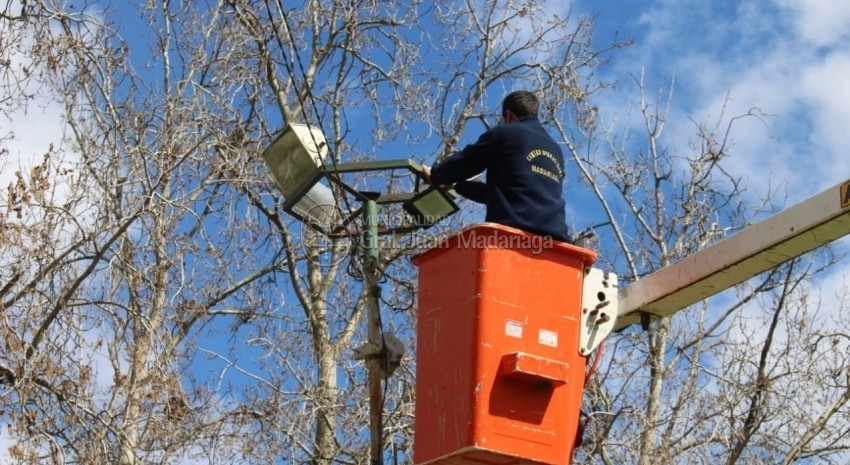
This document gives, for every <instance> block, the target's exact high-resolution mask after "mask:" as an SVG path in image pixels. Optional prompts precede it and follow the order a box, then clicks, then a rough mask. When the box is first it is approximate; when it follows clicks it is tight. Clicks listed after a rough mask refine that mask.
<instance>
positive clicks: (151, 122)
mask: <svg viewBox="0 0 850 465" xmlns="http://www.w3.org/2000/svg"><path fill="white" fill-rule="evenodd" d="M99 5H100V4H99V3H96V2H91V3H86V2H74V4H73V5H72V4H66V3H61V2H54V1H52V0H30V1H25V2H24V1H21V2H6V5H5V6H4V7H3V9H2V11H0V31H2V39H1V40H0V77H2V81H0V85H2V86H3V89H4V92H3V94H2V95H3V96H2V99H3V100H2V102H0V104H2V106H0V112H3V114H4V115H11V114H13V112H15V111H19V110H21V109H25V108H27V105H33V104H35V103H36V102H51V103H54V104H58V105H59V107H60V108H61V109H62V111H63V115H62V116H63V121H64V124H65V126H64V127H62V128H57V131H56V132H53V131H45V133H46V136H45V137H46V140H45V145H44V147H43V149H42V152H43V153H39V154H38V157H39V158H38V163H37V164H36V165H35V166H34V167H33V168H30V169H26V170H24V169H22V170H20V173H18V175H17V176H16V177H15V179H14V181H13V182H12V183H11V184H10V185H9V186H3V187H4V192H5V196H4V198H5V200H4V201H3V202H2V203H0V233H2V234H0V251H1V253H0V257H2V258H0V260H2V263H0V264H2V266H0V336H2V341H3V348H4V350H2V351H0V406H2V408H0V411H2V413H0V417H2V418H3V421H4V422H5V423H7V424H8V427H7V428H6V430H8V432H9V435H10V436H11V437H12V438H13V440H14V441H15V442H14V445H13V446H12V447H11V449H10V450H9V455H10V457H11V458H12V460H14V461H17V462H18V463H86V464H89V463H121V464H127V465H129V464H139V463H162V464H165V463H181V462H202V463H316V464H329V463H352V464H354V463H357V464H364V463H368V461H369V451H368V444H369V443H368V441H367V440H366V438H365V436H366V431H367V425H368V421H367V419H368V408H366V399H367V393H366V389H365V370H364V367H363V365H362V364H361V363H360V362H357V361H355V360H354V359H353V352H352V350H351V349H352V347H354V346H356V345H359V344H358V343H359V341H362V340H363V339H364V325H363V318H364V311H365V309H366V306H367V305H366V304H367V301H368V299H370V298H372V296H373V295H374V293H375V289H373V288H372V287H371V286H369V285H368V284H367V283H368V279H367V278H368V276H366V275H365V274H364V273H365V271H364V266H363V263H362V258H361V256H362V244H360V243H359V241H358V239H357V238H356V237H354V238H352V239H351V240H350V242H347V241H348V240H337V239H335V240H329V241H324V240H322V241H314V240H313V239H314V237H313V236H311V234H310V231H309V230H308V229H307V228H306V227H305V226H303V225H301V224H300V223H298V222H297V221H296V220H295V219H293V218H291V217H289V216H288V215H287V214H285V213H284V212H283V209H282V199H281V198H280V195H279V194H278V193H277V191H276V189H275V188H274V186H273V185H272V183H271V181H270V180H269V177H268V175H267V173H266V168H265V166H264V164H263V162H262V160H261V159H260V157H259V154H260V153H261V152H262V150H263V149H264V147H266V146H267V145H268V144H269V143H270V142H271V140H272V138H273V137H274V135H275V134H277V133H278V132H279V131H280V130H281V129H282V128H283V127H284V126H285V125H286V124H287V123H289V122H306V123H309V124H312V125H316V126H319V127H321V128H322V130H323V131H324V133H325V135H326V136H327V138H328V141H329V147H330V149H331V150H330V152H331V158H330V159H329V160H328V161H327V163H343V162H351V161H359V160H373V159H378V158H402V157H413V158H416V159H417V160H419V161H431V160H434V159H439V158H440V157H443V156H446V155H447V154H449V153H450V152H451V151H452V150H453V149H455V148H457V147H458V146H462V145H463V144H464V142H463V141H465V140H468V139H470V138H472V137H475V136H477V134H472V133H477V132H480V131H481V130H483V129H484V128H485V127H486V126H487V124H492V123H493V122H495V119H497V118H496V115H494V113H495V110H496V109H497V107H498V103H499V102H500V100H501V98H502V97H503V95H504V94H505V93H506V92H507V91H509V90H512V89H514V88H526V89H531V90H535V91H538V92H539V93H540V95H541V97H542V100H543V103H544V115H543V119H544V121H545V123H546V124H548V125H549V126H550V128H552V130H553V131H555V132H557V133H559V134H560V136H561V139H562V140H563V142H564V144H565V147H567V149H568V152H569V154H571V157H572V160H573V161H574V163H573V166H574V168H575V173H576V174H577V175H578V176H579V178H580V179H581V183H582V184H581V185H582V186H587V187H589V189H588V191H589V192H591V194H592V195H593V196H594V197H595V198H596V200H597V201H598V202H597V205H598V209H599V210H600V211H602V212H604V214H605V215H606V216H605V218H606V221H608V222H609V223H610V224H611V225H612V226H611V229H610V230H609V231H610V232H611V233H610V235H609V236H608V237H611V238H613V240H612V241H606V242H604V247H605V249H604V254H603V257H604V258H605V260H606V261H607V263H608V264H610V265H611V267H612V268H613V269H615V270H616V271H618V273H619V274H620V275H621V276H624V277H625V278H626V279H627V280H629V279H636V278H637V277H639V276H641V275H643V274H645V273H647V272H650V271H652V270H654V269H657V268H659V267H662V266H665V265H666V264H669V263H672V262H673V261H675V260H677V259H679V258H681V257H683V256H685V255H687V254H688V253H691V252H693V251H695V250H697V249H699V248H700V247H703V246H704V245H706V244H708V243H710V242H712V241H715V240H717V239H718V238H720V237H722V236H723V235H724V234H726V233H727V232H728V231H731V230H734V229H735V228H738V227H740V226H741V225H742V224H745V223H746V219H747V217H746V213H747V211H748V210H747V209H746V208H745V204H744V203H743V197H742V196H741V194H742V192H741V187H742V185H741V183H740V181H739V180H738V179H736V178H734V177H733V176H730V175H728V174H727V173H726V172H725V171H724V164H723V162H724V160H725V159H726V158H727V157H728V156H731V152H730V150H729V143H728V142H729V140H730V139H729V131H730V128H731V126H727V125H726V123H727V122H728V121H723V123H722V124H720V125H717V126H709V125H706V124H697V125H696V133H697V136H696V138H695V140H696V143H695V144H694V145H693V146H692V147H690V150H689V151H688V153H685V154H677V153H675V152H674V151H672V150H671V149H668V148H667V147H665V146H664V140H663V137H662V134H663V129H664V124H665V122H666V121H665V118H666V112H665V111H664V110H663V108H662V109H659V108H657V107H656V106H654V104H653V103H652V102H649V101H647V100H646V99H644V100H641V101H640V102H639V109H640V111H641V120H642V122H643V123H645V131H644V132H645V134H644V136H645V137H644V141H645V145H644V146H643V147H641V148H640V149H639V150H638V149H635V146H634V145H633V143H632V139H628V138H624V139H615V138H614V136H613V135H611V134H607V133H605V132H604V131H603V130H602V129H604V127H603V126H602V125H601V124H600V119H599V113H600V112H599V111H598V109H597V108H596V106H595V104H594V97H595V96H596V95H597V94H598V93H599V92H602V91H604V90H605V89H606V87H607V85H606V84H605V83H604V82H600V81H599V79H598V78H597V77H596V75H595V72H596V69H597V68H598V67H599V66H601V65H602V64H604V62H605V59H606V58H607V55H606V52H608V51H612V50H613V49H616V48H618V47H622V46H625V45H627V44H626V43H614V44H610V45H605V46H602V47H597V46H595V45H594V44H593V42H592V41H591V33H592V26H593V19H592V18H585V17H578V16H577V15H574V14H573V13H571V12H570V10H568V9H566V7H562V8H563V11H561V12H560V14H559V13H556V12H555V11H554V9H553V7H552V5H548V4H542V3H538V2H535V1H530V0H526V1H515V0H488V1H486V2H478V3H476V4H474V5H473V2H453V1H437V2H395V1H390V2H387V1H381V2H377V1H370V0H359V1H341V0H339V1H329V2H328V1H325V2H319V1H314V0H305V1H303V2H300V3H299V4H298V5H297V6H293V5H290V4H284V3H283V2H279V1H271V0H221V1H214V0H208V1H201V2H198V1H184V2H174V1H168V0H161V1H157V0H151V1H147V2H140V3H139V4H138V5H136V8H137V9H131V8H128V7H125V9H123V10H120V11H117V10H102V9H101V8H103V7H102V6H99ZM12 58H14V59H12ZM638 85H639V86H642V84H641V83H640V82H639V81H638ZM36 99H38V100H36ZM663 104H664V103H663ZM663 104H662V105H663ZM755 116H757V115H755ZM733 121H734V119H733ZM13 137H14V135H13V134H11V133H2V134H0V157H4V156H5V155H6V153H5V152H4V151H3V150H8V149H7V148H6V147H7V145H6V143H7V142H8V141H9V140H11V139H12V138H13ZM605 142H609V144H608V145H607V146H605V150H601V149H597V147H599V145H598V144H604V143H605ZM603 153H604V156H603V155H601V154H603ZM0 163H4V165H3V166H4V171H5V170H7V169H11V167H10V166H11V165H9V164H8V162H6V160H5V159H3V158H0ZM354 182H355V183H357V184H358V185H359V186H375V185H377V184H380V185H381V187H401V188H405V187H409V186H405V185H403V182H404V181H402V180H397V179H392V178H391V179H383V178H381V179H379V178H375V177H371V178H370V177H366V176H364V177H362V178H358V179H355V181H354ZM399 183H402V185H400V186H399ZM572 187H573V188H574V189H575V190H579V186H578V185H576V186H572ZM337 194H338V195H339V193H337ZM340 198H341V197H340ZM391 213H392V214H397V212H391ZM474 218H475V216H474V215H458V216H457V217H455V218H452V219H451V220H449V221H447V222H446V223H445V224H441V225H438V226H436V227H434V228H433V229H431V230H428V231H427V232H426V233H425V234H428V235H433V236H436V237H438V236H440V235H441V234H444V233H446V232H447V231H450V230H452V229H453V228H456V227H457V226H458V225H461V224H465V223H467V222H470V221H474ZM391 221H392V220H391ZM416 239H417V238H416V237H410V236H402V235H397V236H388V237H385V238H383V240H382V243H381V245H382V247H381V256H380V262H379V266H378V268H379V270H380V271H381V275H382V281H381V286H380V290H381V293H380V295H379V298H380V302H381V309H382V323H383V325H384V328H385V329H387V330H391V331H393V332H395V333H396V334H397V335H399V336H401V337H402V338H404V339H405V341H406V345H407V347H408V348H409V349H415V348H414V347H413V343H412V342H411V341H412V340H413V339H414V338H413V333H414V327H415V319H416V315H415V309H414V302H415V268H414V267H413V266H412V265H411V264H410V261H409V258H410V256H411V255H412V254H414V253H416V252H417V251H419V250H421V246H422V245H423V241H418V240H416ZM831 260H832V259H831V258H830V257H827V258H826V259H822V260H820V261H818V260H815V259H803V260H800V261H798V262H795V263H794V264H793V266H788V267H786V268H783V269H780V270H778V271H775V272H772V273H770V274H768V275H767V276H764V277H763V278H762V279H761V280H759V281H757V282H756V283H754V284H750V285H749V287H744V288H742V289H741V290H740V291H739V294H737V295H736V299H735V301H734V302H733V303H731V304H729V305H728V308H726V309H722V310H719V311H718V310H717V309H715V308H714V307H713V306H711V307H708V306H705V307H699V308H695V309H692V310H691V311H690V312H691V313H690V314H691V315H699V316H700V317H699V318H691V319H688V320H686V321H682V320H679V319H675V318H674V319H672V320H664V321H660V322H652V323H651V324H649V325H648V331H647V332H640V331H632V330H630V331H627V332H625V333H623V334H621V335H619V336H617V337H615V338H614V339H612V340H611V342H610V343H609V345H608V346H609V349H608V350H607V351H606V352H605V354H611V353H612V352H613V354H614V355H612V356H611V355H606V356H605V357H604V358H603V359H602V361H603V363H601V364H600V369H599V374H598V376H597V377H596V378H594V382H593V383H592V384H591V385H590V395H589V396H588V404H589V405H590V406H591V409H592V410H591V411H590V415H591V417H592V418H593V419H594V421H593V422H592V423H591V425H592V427H591V429H590V430H589V432H588V439H589V441H588V446H587V447H586V448H584V449H582V451H581V453H580V455H579V460H586V461H602V462H609V463H623V462H628V463H633V462H639V463H651V462H652V461H653V460H663V461H679V462H683V463H684V462H687V461H689V460H704V461H712V462H714V461H717V460H718V457H720V459H719V460H722V461H727V462H728V463H747V461H755V460H760V459H765V458H766V457H770V458H772V459H776V461H785V462H786V463H793V461H794V460H800V459H806V458H812V457H815V458H818V459H824V460H829V459H830V458H831V457H841V455H840V454H841V453H844V451H845V450H846V447H847V444H846V443H845V442H844V441H845V440H844V439H843V436H842V434H843V433H846V424H847V422H846V416H847V382H846V372H847V371H846V370H847V368H846V364H845V363H846V361H845V357H844V356H843V355H842V354H845V353H847V350H846V347H847V341H848V337H847V336H846V335H847V321H845V320H843V319H842V318H843V317H842V316H840V314H839V316H835V315H832V314H829V315H826V314H825V313H824V314H819V313H817V312H816V310H815V309H816V308H817V307H816V306H813V305H814V304H815V303H817V302H816V300H817V299H815V298H813V297H812V296H808V295H807V294H806V292H805V283H806V282H807V280H808V279H811V277H812V276H818V273H819V272H820V271H821V270H823V269H825V268H826V267H828V266H829V264H830V263H831ZM767 296H770V298H768V297H767ZM771 299H773V300H771ZM810 302H814V303H812V304H811V305H809V303H810ZM753 303H757V304H759V305H762V306H763V307H764V308H765V309H766V311H765V314H766V315H768V316H769V317H768V318H767V319H766V320H765V324H764V325H763V327H766V328H771V329H770V331H767V332H760V333H758V334H755V333H754V334H748V333H747V332H748V331H750V332H752V331H753V325H752V323H751V321H752V319H751V318H752V317H750V319H747V318H745V316H746V315H747V314H746V313H741V312H739V311H738V310H739V309H741V308H744V307H746V308H752V307H751V306H752V304H753ZM747 305H749V306H747ZM844 305H846V303H845V304H844ZM701 311H702V313H700V312H701ZM832 319H834V321H833V320H832ZM827 321H828V322H829V324H828V325H827V324H826V322H827ZM816 323H822V324H816ZM742 335H746V336H747V337H743V336H742ZM800 338H805V340H806V341H807V345H801V344H795V342H796V339H800ZM611 347H613V348H614V351H612V350H611ZM617 349H619V350H617ZM410 352H412V350H410V351H409V353H410ZM805 357H809V358H808V359H809V360H814V363H811V364H808V365H806V364H805V363H804V361H805V360H806V358H805ZM813 357H814V358H813ZM720 360H723V361H724V363H722V364H721V363H719V362H718V361H720ZM792 361H793V362H794V363H793V364H791V362H792ZM408 362H409V361H408ZM413 371H414V369H413V367H412V366H411V364H409V363H403V364H402V366H401V367H400V368H399V370H398V371H397V372H396V374H395V375H394V376H393V377H391V378H389V379H388V380H387V381H386V384H385V386H384V389H385V391H386V400H385V406H384V407H385V422H384V423H385V438H384V440H385V443H386V444H387V451H386V452H385V456H386V457H387V458H389V457H395V458H398V459H400V460H404V459H405V458H408V457H410V456H411V447H412V434H413V431H412V421H413V418H412V415H413V414H412V412H413V409H412V405H413V401H414V399H413V392H414V390H413V384H414V374H413ZM797 385H800V386H806V387H812V390H810V391H808V392H809V394H810V396H809V398H810V399H813V401H812V402H810V403H815V404H816V405H817V406H819V407H821V408H811V406H810V405H807V404H805V403H803V402H800V401H799V400H795V398H794V396H793V395H792V394H793V393H794V392H795V391H793V390H792V387H793V386H797ZM815 385H820V386H826V388H825V389H823V390H822V391H821V392H819V393H816V392H815V391H814V388H813V386H815ZM792 426H793V427H792ZM769 453H771V454H774V455H769ZM765 460H766V459H765Z"/></svg>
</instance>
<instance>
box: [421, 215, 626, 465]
mask: <svg viewBox="0 0 850 465" xmlns="http://www.w3.org/2000/svg"><path fill="white" fill-rule="evenodd" d="M595 261H596V253H595V252H593V251H591V250H587V249H583V248H580V247H576V246H574V245H571V244H567V243H562V242H556V241H553V240H551V239H548V238H543V237H541V236H536V235H533V234H529V233H526V232H523V231H520V230H517V229H513V228H509V227H505V226H501V225H496V224H490V223H484V224H480V225H477V226H474V227H470V228H466V229H464V230H462V231H460V232H458V233H456V234H454V235H453V236H451V237H449V238H448V239H447V240H445V241H443V242H441V243H440V244H438V245H437V246H435V247H433V248H431V249H429V250H427V251H426V252H424V253H422V254H421V255H420V256H419V257H417V259H416V260H415V263H416V264H417V265H418V267H419V307H418V308H419V310H418V322H417V355H416V364H417V365H416V370H417V375H416V416H415V418H416V420H415V428H414V429H415V442H414V463H416V464H417V465H455V464H457V465H460V464H492V465H507V464H511V465H524V464H534V465H540V464H551V465H556V464H568V463H570V461H571V459H572V455H573V450H574V448H575V441H576V433H577V429H578V422H579V414H580V409H581V402H582V394H583V388H584V380H585V365H586V356H587V354H588V353H589V352H590V351H591V350H592V349H593V348H595V347H596V345H597V344H598V343H599V341H601V339H602V338H604V337H605V336H607V334H608V333H609V332H610V330H611V329H612V327H613V324H614V320H615V319H616V308H615V307H616V290H615V289H614V288H615V287H616V277H615V276H613V275H604V274H602V273H601V272H598V270H595V269H592V268H590V267H591V265H592V264H593V263H594V262H595ZM591 281H592V282H591ZM583 301H584V306H583Z"/></svg>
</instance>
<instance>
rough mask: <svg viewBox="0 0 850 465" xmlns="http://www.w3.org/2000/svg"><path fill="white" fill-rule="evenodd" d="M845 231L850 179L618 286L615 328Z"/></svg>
mask: <svg viewBox="0 0 850 465" xmlns="http://www.w3.org/2000/svg"><path fill="white" fill-rule="evenodd" d="M847 234H850V180H847V181H845V182H843V183H841V184H839V185H837V186H834V187H832V188H830V189H827V190H826V191H824V192H821V193H820V194H818V195H816V196H814V197H811V198H809V199H807V200H804V201H803V202H800V203H798V204H796V205H794V206H792V207H791V208H788V209H786V210H783V211H781V212H779V213H777V214H775V215H773V216H771V217H769V218H767V219H766V220H764V221H762V222H760V223H756V224H754V225H752V226H749V227H747V228H744V229H742V230H741V231H740V232H738V233H736V234H733V235H732V236H729V237H727V238H725V239H723V240H721V241H718V242H717V243H715V244H712V245H710V246H708V247H706V248H705V249H702V250H700V251H699V252H696V253H694V254H693V255H689V256H687V257H685V258H684V259H682V260H681V261H679V262H677V263H674V264H673V265H670V266H667V267H664V268H662V269H660V270H658V271H656V272H655V273H652V274H650V275H649V276H646V277H644V278H642V279H640V280H638V281H635V282H634V283H632V284H631V285H629V286H626V287H624V288H621V289H620V291H619V294H618V302H617V307H618V313H619V316H618V319H617V321H616V322H615V324H614V330H615V331H618V330H621V329H623V328H625V327H627V326H629V325H632V324H635V323H639V322H640V321H641V316H642V315H644V314H648V315H652V316H655V317H665V316H669V315H672V314H673V313H676V312H677V311H679V310H681V309H683V308H685V307H687V306H688V305H691V304H694V303H696V302H698V301H700V300H703V299H705V298H707V297H709V296H711V295H714V294H716V293H718V292H720V291H723V290H726V289H728V288H730V287H732V286H734V285H736V284H739V283H742V282H744V281H746V280H747V279H749V278H752V277H753V276H756V275H758V274H760V273H762V272H764V271H767V270H769V269H771V268H773V267H775V266H777V265H779V264H781V263H784V262H786V261H788V260H790V259H792V258H795V257H799V256H800V255H803V254H804V253H806V252H808V251H810V250H813V249H816V248H818V247H820V246H822V245H825V244H827V243H829V242H832V241H834V240H835V239H838V238H840V237H842V236H844V235H847Z"/></svg>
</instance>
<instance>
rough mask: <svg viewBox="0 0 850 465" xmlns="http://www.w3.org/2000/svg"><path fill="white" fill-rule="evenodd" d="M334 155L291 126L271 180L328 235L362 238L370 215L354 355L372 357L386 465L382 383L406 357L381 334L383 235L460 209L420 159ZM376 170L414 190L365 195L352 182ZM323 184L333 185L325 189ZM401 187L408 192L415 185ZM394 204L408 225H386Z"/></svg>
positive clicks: (378, 450)
mask: <svg viewBox="0 0 850 465" xmlns="http://www.w3.org/2000/svg"><path fill="white" fill-rule="evenodd" d="M327 155H328V145H327V140H326V139H325V136H324V134H322V131H321V130H320V129H318V128H315V127H312V126H308V125H306V124H296V123H290V124H288V125H287V126H286V128H285V129H284V130H283V132H282V133H281V134H280V135H279V136H278V137H277V138H275V140H274V141H273V142H272V143H271V145H269V146H268V148H266V149H265V150H264V151H263V154H262V156H263V159H264V160H265V162H266V164H267V165H268V167H269V169H270V170H271V177H272V179H274V181H275V182H276V183H277V186H278V188H279V189H280V190H281V192H282V193H283V195H284V198H285V203H284V206H283V208H284V211H286V212H287V213H289V214H290V215H292V216H294V217H296V218H298V219H299V220H300V221H302V222H303V223H306V224H308V225H310V226H311V227H313V228H316V229H318V230H319V231H321V232H322V233H324V234H325V235H327V236H328V237H344V236H349V235H352V234H359V233H358V232H357V231H356V230H354V231H351V230H350V229H349V227H350V225H351V224H352V223H353V222H354V221H355V220H356V219H357V218H358V217H359V216H361V215H362V217H363V220H364V225H365V228H364V231H363V245H364V255H365V260H364V264H365V267H366V270H365V274H366V278H367V282H368V286H369V289H368V294H369V296H370V298H369V299H368V305H369V308H368V337H367V339H368V341H367V343H366V344H364V345H363V346H362V347H360V348H357V349H356V350H355V354H356V355H355V358H357V359H363V360H366V366H367V369H368V372H369V406H370V415H369V417H370V422H369V427H370V436H371V441H370V450H371V463H372V464H375V465H380V464H382V463H383V456H382V454H383V442H382V433H383V432H382V429H383V427H382V409H383V393H382V391H381V380H382V378H386V377H388V376H389V375H390V374H391V368H390V367H391V362H392V361H394V359H395V358H397V357H400V355H399V354H398V352H397V351H393V347H392V346H395V345H396V344H394V343H395V342H397V339H395V338H394V337H392V335H389V334H384V333H383V332H382V331H381V324H380V321H381V319H380V310H379V307H378V299H379V297H380V287H379V281H380V267H379V263H378V240H377V238H378V235H380V234H391V233H404V232H412V231H415V230H417V229H421V228H427V227H430V226H432V225H434V224H435V223H437V222H438V221H440V220H441V219H443V218H445V217H447V216H449V215H451V214H453V213H455V212H456V211H457V210H458V207H457V205H456V204H455V203H454V200H453V199H452V196H451V195H450V194H449V193H448V192H446V191H444V190H443V189H442V188H440V187H438V186H430V185H429V184H428V183H427V180H426V176H425V172H424V169H423V167H422V165H420V164H419V163H416V162H415V161H413V160H409V159H402V160H388V161H375V162H364V163H346V164H338V163H333V164H326V163H325V159H326V158H327ZM369 172H390V173H391V175H392V178H388V179H392V180H396V179H397V178H401V177H405V176H406V177H408V178H411V179H410V181H411V182H412V185H413V192H410V191H409V190H408V191H404V192H393V191H388V192H375V191H374V190H362V189H357V188H356V187H355V186H354V184H353V181H346V179H345V178H346V177H347V176H348V177H350V176H352V175H355V174H363V173H369ZM388 179H384V180H383V183H382V187H383V188H388V187H387V186H393V185H394V184H396V183H394V182H387V181H388ZM323 180H324V181H325V182H327V183H328V185H326V184H324V183H323V182H322V181H323ZM402 184H403V187H408V186H409V184H405V183H402ZM329 185H330V186H331V187H329ZM334 188H335V189H334ZM334 192H336V193H337V194H338V197H339V198H341V199H345V200H346V201H345V202H344V204H343V205H339V204H338V203H337V201H336V198H337V196H335V195H334ZM346 196H348V197H346ZM349 197H350V198H353V199H354V200H356V201H357V202H359V204H360V207H359V208H357V209H355V210H349V208H348V201H347V200H348V198H349ZM393 204H400V206H401V209H402V210H403V211H404V212H406V214H407V217H406V218H405V219H404V221H391V223H390V224H383V225H382V224H379V217H378V206H379V205H393ZM397 213H400V212H397ZM396 219H398V218H396ZM388 346H389V347H388ZM388 349H389V350H388ZM389 352H393V353H389ZM402 352H403V348H402Z"/></svg>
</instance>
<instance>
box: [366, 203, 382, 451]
mask: <svg viewBox="0 0 850 465" xmlns="http://www.w3.org/2000/svg"><path fill="white" fill-rule="evenodd" d="M364 195H366V196H367V200H366V201H365V202H364V208H363V213H364V215H365V220H366V230H365V232H364V237H363V242H364V244H363V245H364V248H365V257H364V258H365V268H366V270H365V271H366V282H367V285H368V286H369V290H368V292H369V299H368V306H369V308H368V325H369V326H368V339H369V341H368V342H369V344H370V345H374V346H373V347H374V349H375V351H376V353H375V355H374V356H372V357H369V358H368V359H367V361H366V367H367V369H368V372H369V434H370V436H369V438H370V454H371V463H372V465H383V463H384V459H383V452H384V451H383V449H384V447H383V430H384V427H383V408H384V393H383V391H382V389H381V379H382V376H381V361H382V359H383V357H384V338H383V336H382V334H381V315H380V309H379V307H378V299H379V297H380V293H381V289H380V286H379V285H378V273H379V270H378V205H377V203H376V202H375V200H376V198H377V194H376V195H369V194H367V193H364Z"/></svg>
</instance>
